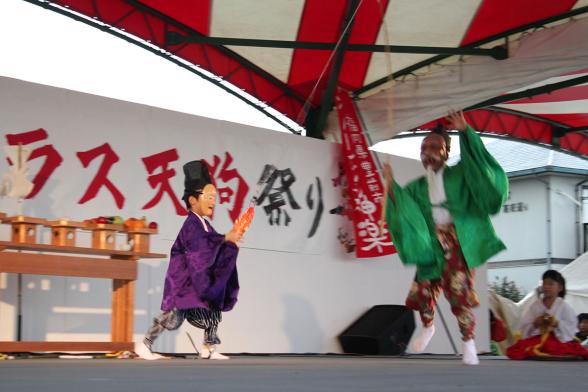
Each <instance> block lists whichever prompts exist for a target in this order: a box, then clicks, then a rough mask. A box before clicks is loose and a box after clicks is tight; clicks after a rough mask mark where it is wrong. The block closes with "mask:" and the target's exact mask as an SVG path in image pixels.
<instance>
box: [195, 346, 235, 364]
mask: <svg viewBox="0 0 588 392" xmlns="http://www.w3.org/2000/svg"><path fill="white" fill-rule="evenodd" d="M200 358H201V359H214V360H220V361H222V360H226V359H230V357H228V356H226V355H223V354H221V353H219V352H217V351H216V348H215V347H211V346H203V347H202V350H201V351H200Z"/></svg>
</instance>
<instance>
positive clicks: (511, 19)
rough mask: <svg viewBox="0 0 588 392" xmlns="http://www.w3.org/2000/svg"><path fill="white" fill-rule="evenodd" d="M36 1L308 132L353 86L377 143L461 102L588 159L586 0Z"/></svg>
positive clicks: (480, 115) (509, 131)
mask: <svg viewBox="0 0 588 392" xmlns="http://www.w3.org/2000/svg"><path fill="white" fill-rule="evenodd" d="M25 1H28V2H30V3H33V4H37V5H40V6H43V7H45V8H47V9H50V10H53V11H56V12H59V13H62V14H65V15H67V16H69V17H72V18H75V19H77V20H80V21H83V22H84V23H87V24H90V25H92V26H95V27H97V28H100V29H102V30H103V31H105V32H109V33H111V34H114V35H117V36H119V37H121V38H123V39H126V40H128V41H130V42H133V43H135V44H137V45H140V46H142V47H144V48H145V49H148V50H151V51H152V52H154V53H157V54H159V55H161V56H163V57H164V58H167V59H169V60H170V61H174V62H176V63H177V64H178V65H180V66H182V67H185V68H187V69H190V70H191V71H193V72H195V73H197V74H199V75H201V76H203V77H205V78H207V79H208V80H210V81H211V82H213V83H216V84H217V85H219V87H221V88H224V89H226V90H227V91H229V92H231V93H233V94H235V95H238V96H240V97H241V98H242V99H244V100H250V99H251V97H253V98H256V99H258V100H259V101H261V102H263V103H255V102H254V101H251V102H252V104H253V105H255V106H256V107H258V108H259V109H260V110H263V111H265V112H266V114H268V115H269V116H271V117H273V118H274V119H276V121H280V122H282V123H284V124H285V125H286V126H288V127H290V128H291V129H293V131H295V127H293V126H292V125H291V124H292V123H291V122H289V121H287V120H286V119H289V120H292V121H294V122H296V123H298V124H300V125H302V126H304V127H305V128H306V130H307V134H308V135H309V136H314V137H323V135H324V131H326V130H327V131H328V124H336V121H331V120H329V118H328V117H329V116H330V115H334V114H333V113H332V111H331V110H332V107H333V100H334V99H333V96H334V93H335V89H336V88H337V87H342V88H344V89H347V90H348V91H350V92H351V94H352V95H353V96H354V97H355V98H356V99H357V106H358V108H359V109H360V111H361V115H362V117H363V119H364V121H365V123H366V125H367V131H368V132H369V134H370V136H371V140H372V141H373V142H377V141H381V140H386V139H389V138H392V137H394V136H396V135H398V134H399V133H401V132H410V131H414V130H415V129H419V128H420V127H421V126H423V125H424V124H426V123H428V122H430V121H435V120H436V119H437V118H439V117H440V116H441V115H443V113H445V112H446V111H447V109H448V108H453V109H466V110H469V111H468V119H469V120H470V121H471V122H472V123H473V124H474V125H475V126H476V128H478V129H479V130H480V131H482V132H489V133H494V134H500V135H506V136H510V137H513V138H518V139H523V140H526V141H530V142H534V143H544V144H547V145H551V146H553V147H555V148H562V149H565V150H567V151H570V152H573V153H576V154H579V155H583V156H586V155H588V143H587V142H586V135H585V134H584V133H585V132H586V131H587V130H588V70H587V69H586V63H587V61H586V60H587V59H588V43H587V41H586V40H585V37H586V36H588V18H586V16H588V0H578V1H576V0H559V1H552V0H518V1H508V0H454V1H451V2H448V1H445V0H426V1H411V0H347V1H341V0H289V1H273V0H255V1H253V0H249V1H213V0H199V1H193V0H177V1H173V2H170V1H165V0H142V1H137V0H108V1H106V0H25ZM154 77H157V75H154ZM235 87H236V88H235ZM244 93H245V94H244ZM269 108H273V109H275V110H277V111H278V112H280V113H283V114H284V115H285V117H282V116H279V115H276V114H273V113H274V112H272V111H271V110H269Z"/></svg>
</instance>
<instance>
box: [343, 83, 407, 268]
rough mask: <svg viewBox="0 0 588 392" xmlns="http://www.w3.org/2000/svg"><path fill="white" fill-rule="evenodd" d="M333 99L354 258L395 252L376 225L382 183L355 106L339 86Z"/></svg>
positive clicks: (390, 242) (381, 197) (378, 220)
mask: <svg viewBox="0 0 588 392" xmlns="http://www.w3.org/2000/svg"><path fill="white" fill-rule="evenodd" d="M335 102H336V108H337V112H338V114H339V127H340V128H341V148H342V154H341V156H342V161H343V162H342V163H343V168H344V170H345V175H346V177H347V186H348V195H349V204H350V207H351V209H352V212H351V214H350V215H351V218H352V221H353V229H354V232H355V244H356V246H355V254H356V256H357V257H358V258H367V257H377V256H384V255H389V254H392V253H395V252H396V248H395V247H394V245H393V244H392V240H391V239H390V233H388V231H387V230H381V228H380V227H381V226H380V220H381V217H382V208H383V205H382V201H383V198H384V186H383V185H382V181H381V179H380V175H379V173H378V169H377V167H376V164H375V162H374V159H373V157H372V155H371V153H370V151H369V149H368V145H367V141H366V138H365V135H364V133H363V129H362V127H361V123H360V121H359V117H358V115H357V112H356V111H355V106H354V104H353V101H352V100H351V97H350V96H349V94H348V92H347V91H345V90H343V89H338V90H337V95H336V97H335ZM384 227H385V226H384Z"/></svg>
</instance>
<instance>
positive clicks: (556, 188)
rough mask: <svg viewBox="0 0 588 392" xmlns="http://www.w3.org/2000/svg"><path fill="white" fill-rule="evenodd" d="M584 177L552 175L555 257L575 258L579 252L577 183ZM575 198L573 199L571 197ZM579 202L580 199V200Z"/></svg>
mask: <svg viewBox="0 0 588 392" xmlns="http://www.w3.org/2000/svg"><path fill="white" fill-rule="evenodd" d="M581 180H582V179H581V178H580V177H577V176H573V177H572V176H556V175H553V176H551V192H552V193H551V194H552V196H551V211H552V230H553V257H555V258H562V259H575V258H576V257H577V256H579V255H580V253H583V252H578V246H579V244H578V230H579V225H578V224H577V223H576V222H577V221H578V218H579V214H578V207H577V205H576V204H574V201H573V200H575V199H576V198H577V195H576V184H577V183H578V182H580V181H581ZM570 198H571V199H573V200H571V199H570ZM578 202H579V201H578Z"/></svg>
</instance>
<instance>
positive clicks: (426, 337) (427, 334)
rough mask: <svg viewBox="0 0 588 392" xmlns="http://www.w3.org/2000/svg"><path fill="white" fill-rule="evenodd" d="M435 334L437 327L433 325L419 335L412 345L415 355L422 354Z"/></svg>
mask: <svg viewBox="0 0 588 392" xmlns="http://www.w3.org/2000/svg"><path fill="white" fill-rule="evenodd" d="M434 334H435V326H434V325H431V326H430V327H425V328H423V329H422V330H421V332H420V333H419V336H417V338H416V339H415V341H414V342H413V343H412V351H414V352H415V353H422V352H423V350H424V349H425V348H426V347H427V345H428V344H429V342H430V341H431V338H432V337H433V335H434Z"/></svg>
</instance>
